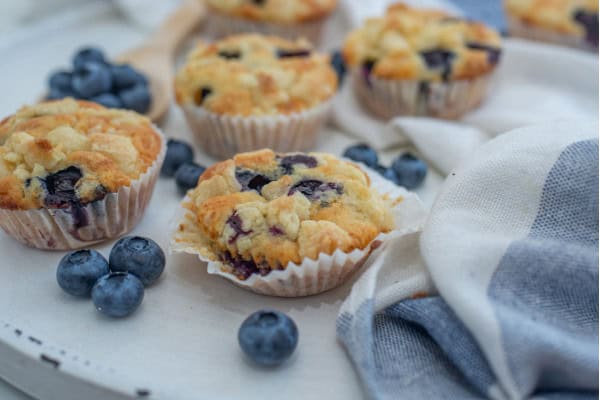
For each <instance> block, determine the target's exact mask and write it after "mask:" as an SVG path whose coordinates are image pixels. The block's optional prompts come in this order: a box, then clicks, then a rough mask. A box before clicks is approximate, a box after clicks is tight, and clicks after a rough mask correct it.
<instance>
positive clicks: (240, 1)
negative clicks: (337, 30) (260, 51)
mask: <svg viewBox="0 0 600 400" xmlns="http://www.w3.org/2000/svg"><path fill="white" fill-rule="evenodd" d="M206 3H207V4H208V5H209V7H211V8H212V9H214V10H216V11H218V12H221V13H223V14H228V15H231V16H235V17H238V18H244V19H249V20H255V21H265V22H274V23H278V24H294V23H299V22H308V21H314V20H317V19H320V18H324V17H326V16H327V15H329V14H331V13H332V12H333V10H334V9H335V7H336V5H337V0H206Z"/></svg>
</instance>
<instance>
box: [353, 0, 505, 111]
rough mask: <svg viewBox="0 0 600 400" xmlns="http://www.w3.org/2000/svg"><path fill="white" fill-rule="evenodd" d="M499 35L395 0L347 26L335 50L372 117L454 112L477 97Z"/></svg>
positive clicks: (494, 56) (476, 101)
mask: <svg viewBox="0 0 600 400" xmlns="http://www.w3.org/2000/svg"><path fill="white" fill-rule="evenodd" d="M501 54H502V50H501V39H500V35H499V34H498V33H497V32H496V31H495V30H493V29H492V28H489V27H487V26H485V25H484V24H482V23H478V22H473V21H468V20H464V19H460V18H456V17H453V16H450V15H448V14H446V13H445V12H443V11H438V10H429V9H416V8H411V7H408V6H406V5H404V4H402V3H398V4H394V5H392V6H390V7H389V9H388V10H387V12H386V14H385V15H384V16H383V17H380V18H372V19H368V20H367V21H366V22H365V24H364V25H363V26H362V27H360V28H359V29H357V30H355V31H353V32H351V33H350V34H349V35H348V36H347V38H346V41H345V43H344V47H343V56H344V59H345V60H346V62H347V64H348V65H349V66H350V68H351V70H352V75H353V82H354V88H355V92H356V94H357V96H358V97H359V99H360V100H361V101H362V103H363V104H364V105H365V106H366V107H367V108H369V109H370V110H371V111H372V112H374V113H375V114H376V115H378V116H380V117H383V118H391V117H393V116H396V115H424V116H433V117H443V118H458V117H460V116H461V115H463V114H464V113H465V112H467V111H469V110H471V109H473V108H475V107H476V106H477V105H478V104H479V103H480V102H481V101H482V99H483V97H484V94H485V89H486V86H487V82H488V78H489V76H490V74H491V72H492V71H494V70H495V68H496V66H497V65H498V62H499V61H500V57H501Z"/></svg>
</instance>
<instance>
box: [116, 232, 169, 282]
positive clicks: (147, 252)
mask: <svg viewBox="0 0 600 400" xmlns="http://www.w3.org/2000/svg"><path fill="white" fill-rule="evenodd" d="M108 263H109V265H110V270H111V271H113V272H129V273H131V274H133V275H135V276H137V277H138V278H139V279H140V280H141V281H142V283H143V284H144V286H149V285H152V284H153V283H154V282H156V280H157V279H158V278H159V277H160V274H162V272H163V271H164V269H165V253H163V251H162V249H161V248H160V246H159V245H158V244H157V243H156V242H155V241H154V240H152V239H148V238H143V237H140V236H126V237H124V238H121V239H119V240H118V241H117V243H115V245H114V246H113V248H112V250H111V252H110V256H109V257H108Z"/></svg>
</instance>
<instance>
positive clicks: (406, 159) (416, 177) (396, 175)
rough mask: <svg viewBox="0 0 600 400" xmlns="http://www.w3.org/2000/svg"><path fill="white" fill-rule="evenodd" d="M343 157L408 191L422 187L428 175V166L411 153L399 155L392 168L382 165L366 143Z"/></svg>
mask: <svg viewBox="0 0 600 400" xmlns="http://www.w3.org/2000/svg"><path fill="white" fill-rule="evenodd" d="M343 156H344V157H346V158H349V159H351V160H352V161H356V162H360V163H362V164H365V165H366V166H367V167H370V168H373V169H374V170H375V171H377V172H378V173H379V174H380V175H381V176H383V177H384V178H386V179H388V180H390V181H392V182H394V183H395V184H396V185H399V186H404V187H405V188H407V189H415V188H417V187H419V186H421V184H422V183H423V181H424V180H425V176H426V175H427V164H425V163H424V162H423V161H422V160H420V159H418V158H417V157H415V156H414V155H412V154H410V153H404V154H401V155H399V156H398V157H397V158H396V159H395V160H394V161H393V162H392V165H391V166H390V167H385V166H383V165H381V164H380V163H379V156H378V155H377V152H376V151H375V150H374V149H373V148H371V147H370V146H369V145H367V144H364V143H360V144H356V145H354V146H350V147H348V148H347V149H346V150H345V151H344V154H343Z"/></svg>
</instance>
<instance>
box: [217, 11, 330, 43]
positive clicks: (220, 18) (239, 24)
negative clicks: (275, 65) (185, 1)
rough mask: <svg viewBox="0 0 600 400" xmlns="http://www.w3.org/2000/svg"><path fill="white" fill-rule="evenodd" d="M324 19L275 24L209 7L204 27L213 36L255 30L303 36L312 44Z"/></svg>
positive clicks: (289, 36) (295, 36) (296, 36)
mask: <svg viewBox="0 0 600 400" xmlns="http://www.w3.org/2000/svg"><path fill="white" fill-rule="evenodd" d="M326 21H327V17H325V18H320V19H318V20H314V21H309V22H302V23H297V24H277V23H273V22H264V21H253V20H248V19H243V18H239V17H233V16H229V15H225V14H223V13H221V12H218V11H216V10H211V9H210V8H209V15H208V18H207V20H206V29H207V32H208V34H209V35H210V36H212V37H214V38H221V37H224V36H229V35H232V34H236V33H249V32H256V33H262V34H265V35H275V36H279V37H282V38H285V39H289V40H296V39H300V38H305V39H308V40H309V41H310V42H311V43H313V44H319V42H320V41H321V35H322V31H323V26H324V25H325V22H326Z"/></svg>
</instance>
